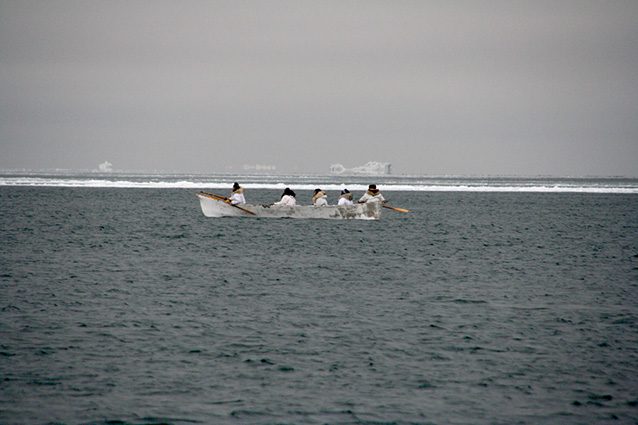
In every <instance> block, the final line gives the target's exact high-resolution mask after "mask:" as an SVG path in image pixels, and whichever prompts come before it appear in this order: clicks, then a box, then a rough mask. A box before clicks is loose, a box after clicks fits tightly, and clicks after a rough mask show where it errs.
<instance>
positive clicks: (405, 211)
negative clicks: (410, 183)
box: [383, 205, 410, 213]
mask: <svg viewBox="0 0 638 425" xmlns="http://www.w3.org/2000/svg"><path fill="white" fill-rule="evenodd" d="M383 208H388V209H390V210H395V211H399V212H402V213H407V212H410V210H404V209H403V208H395V207H388V206H386V205H383Z"/></svg>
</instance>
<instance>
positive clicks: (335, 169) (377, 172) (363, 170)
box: [330, 161, 392, 176]
mask: <svg viewBox="0 0 638 425" xmlns="http://www.w3.org/2000/svg"><path fill="white" fill-rule="evenodd" d="M391 167H392V164H390V163H389V162H377V161H370V162H368V163H367V164H365V165H362V166H360V167H355V168H346V167H344V166H343V165H341V164H332V165H331V166H330V173H332V174H345V175H366V176H383V175H389V174H392V172H391V170H390V168H391Z"/></svg>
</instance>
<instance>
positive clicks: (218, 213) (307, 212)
mask: <svg viewBox="0 0 638 425" xmlns="http://www.w3.org/2000/svg"><path fill="white" fill-rule="evenodd" d="M196 195H197V197H198V198H199V203H200V206H201V208H202V212H203V213H204V215H205V216H206V217H263V218H319V219H328V220H378V219H379V217H380V216H381V203H380V202H368V203H365V204H354V205H325V206H321V207H316V206H313V205H295V206H287V205H259V204H242V205H241V206H239V208H238V207H235V206H232V205H230V204H228V203H226V202H224V201H223V200H218V199H215V198H212V197H211V196H208V195H206V194H202V193H197V194H196ZM248 211H249V212H248ZM251 213H252V214H251Z"/></svg>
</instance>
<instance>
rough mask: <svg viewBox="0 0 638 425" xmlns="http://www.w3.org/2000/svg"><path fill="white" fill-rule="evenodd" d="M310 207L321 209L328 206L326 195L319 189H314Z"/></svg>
mask: <svg viewBox="0 0 638 425" xmlns="http://www.w3.org/2000/svg"><path fill="white" fill-rule="evenodd" d="M312 205H314V206H315V207H322V206H324V205H328V195H326V192H324V191H323V190H321V189H315V191H314V193H313V195H312Z"/></svg>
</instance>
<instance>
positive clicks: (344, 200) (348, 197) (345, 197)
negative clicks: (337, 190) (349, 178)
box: [337, 189, 353, 205]
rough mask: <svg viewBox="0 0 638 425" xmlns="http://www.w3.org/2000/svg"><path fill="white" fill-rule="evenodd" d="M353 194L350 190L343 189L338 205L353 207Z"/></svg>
mask: <svg viewBox="0 0 638 425" xmlns="http://www.w3.org/2000/svg"><path fill="white" fill-rule="evenodd" d="M352 204H353V202H352V193H350V191H349V190H348V189H343V190H342V191H341V195H340V196H339V201H338V202H337V205H352Z"/></svg>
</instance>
